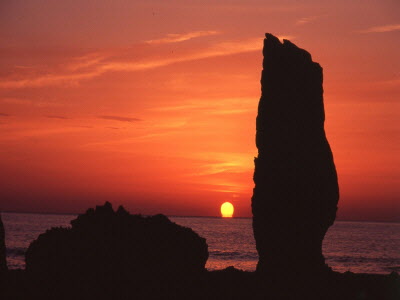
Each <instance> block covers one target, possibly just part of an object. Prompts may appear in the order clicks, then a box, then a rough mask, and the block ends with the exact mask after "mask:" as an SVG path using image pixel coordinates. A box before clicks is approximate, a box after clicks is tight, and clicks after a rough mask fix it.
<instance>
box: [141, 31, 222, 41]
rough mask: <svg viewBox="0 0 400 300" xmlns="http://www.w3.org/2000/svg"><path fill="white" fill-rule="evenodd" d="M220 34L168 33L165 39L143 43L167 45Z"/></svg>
mask: <svg viewBox="0 0 400 300" xmlns="http://www.w3.org/2000/svg"><path fill="white" fill-rule="evenodd" d="M216 34H220V32H219V31H215V30H208V31H193V32H188V33H170V34H167V36H166V37H165V38H161V39H155V40H148V41H145V43H146V44H169V43H178V42H184V41H187V40H191V39H194V38H198V37H202V36H210V35H216Z"/></svg>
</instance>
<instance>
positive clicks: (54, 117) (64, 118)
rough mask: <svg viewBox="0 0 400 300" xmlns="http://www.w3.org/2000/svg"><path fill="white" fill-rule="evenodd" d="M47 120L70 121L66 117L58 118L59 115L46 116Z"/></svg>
mask: <svg viewBox="0 0 400 300" xmlns="http://www.w3.org/2000/svg"><path fill="white" fill-rule="evenodd" d="M46 118H50V119H62V120H67V119H69V118H68V117H65V116H57V115H48V116H46Z"/></svg>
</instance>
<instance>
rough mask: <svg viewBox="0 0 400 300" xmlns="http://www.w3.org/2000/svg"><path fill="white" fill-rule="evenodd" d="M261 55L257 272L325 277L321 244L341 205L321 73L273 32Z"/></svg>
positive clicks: (254, 203)
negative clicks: (328, 131) (316, 274)
mask: <svg viewBox="0 0 400 300" xmlns="http://www.w3.org/2000/svg"><path fill="white" fill-rule="evenodd" d="M263 54H264V61H263V71H262V77H261V86H262V88H261V89H262V95H261V99H260V102H259V106H258V115H257V121H256V122H257V123H256V127H257V133H256V145H257V148H258V157H257V158H255V170H254V183H255V188H254V193H253V197H252V211H253V230H254V237H255V240H256V247H257V251H258V254H259V262H258V265H257V271H258V272H263V273H267V274H268V273H270V274H276V273H284V274H288V272H289V273H293V272H294V273H296V274H298V273H304V272H305V273H316V272H320V271H323V270H325V269H326V265H325V259H324V257H323V255H322V240H323V238H324V236H325V233H326V231H327V230H328V228H329V226H331V225H332V224H333V222H334V220H335V217H336V210H337V203H338V199H339V187H338V181H337V175H336V169H335V165H334V162H333V156H332V152H331V149H330V146H329V143H328V141H327V139H326V136H325V131H324V120H325V113H324V104H323V88H322V68H321V66H320V65H319V64H318V63H315V62H313V61H312V59H311V55H310V54H309V53H308V52H307V51H305V50H303V49H300V48H298V47H297V46H296V45H294V44H293V43H291V42H290V41H288V40H284V41H283V43H281V42H280V41H279V39H278V38H276V37H275V36H273V35H271V34H266V38H265V40H264V50H263Z"/></svg>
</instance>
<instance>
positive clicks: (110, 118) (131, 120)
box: [98, 116, 141, 122]
mask: <svg viewBox="0 0 400 300" xmlns="http://www.w3.org/2000/svg"><path fill="white" fill-rule="evenodd" d="M98 118H100V119H106V120H114V121H121V122H138V121H141V119H138V118H131V117H122V116H98Z"/></svg>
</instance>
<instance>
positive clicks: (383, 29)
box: [357, 24, 400, 33]
mask: <svg viewBox="0 0 400 300" xmlns="http://www.w3.org/2000/svg"><path fill="white" fill-rule="evenodd" d="M397 30H400V24H391V25H382V26H374V27H370V28H367V29H364V30H360V31H357V32H358V33H382V32H392V31H397Z"/></svg>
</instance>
